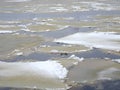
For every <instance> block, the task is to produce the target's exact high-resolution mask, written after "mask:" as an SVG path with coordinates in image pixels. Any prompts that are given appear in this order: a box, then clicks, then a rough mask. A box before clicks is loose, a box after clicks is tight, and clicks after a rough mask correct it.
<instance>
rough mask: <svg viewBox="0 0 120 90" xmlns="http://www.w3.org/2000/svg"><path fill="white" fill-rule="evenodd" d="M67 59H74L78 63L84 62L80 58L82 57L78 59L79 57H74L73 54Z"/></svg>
mask: <svg viewBox="0 0 120 90" xmlns="http://www.w3.org/2000/svg"><path fill="white" fill-rule="evenodd" d="M68 59H75V60H78V61H79V62H82V61H83V60H84V58H82V57H81V58H79V57H77V56H75V55H74V54H73V55H71V56H70V57H69V58H68Z"/></svg>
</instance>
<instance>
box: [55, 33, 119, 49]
mask: <svg viewBox="0 0 120 90" xmlns="http://www.w3.org/2000/svg"><path fill="white" fill-rule="evenodd" d="M54 42H61V43H67V44H77V45H84V46H86V47H96V48H102V49H109V50H116V51H118V50H120V35H117V34H115V33H110V32H109V33H108V32H89V33H75V34H72V35H69V36H66V37H63V38H59V39H56V40H54Z"/></svg>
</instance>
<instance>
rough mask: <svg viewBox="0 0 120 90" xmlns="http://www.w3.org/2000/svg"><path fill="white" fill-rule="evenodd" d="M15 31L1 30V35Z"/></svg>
mask: <svg viewBox="0 0 120 90" xmlns="http://www.w3.org/2000/svg"><path fill="white" fill-rule="evenodd" d="M13 32H14V31H8V30H3V31H2V30H0V34H4V33H13Z"/></svg>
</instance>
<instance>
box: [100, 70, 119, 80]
mask: <svg viewBox="0 0 120 90" xmlns="http://www.w3.org/2000/svg"><path fill="white" fill-rule="evenodd" d="M115 72H120V69H117V68H109V69H106V70H103V71H101V72H99V73H98V79H108V80H110V79H111V78H110V76H111V75H112V74H113V73H115ZM108 76H109V77H108Z"/></svg>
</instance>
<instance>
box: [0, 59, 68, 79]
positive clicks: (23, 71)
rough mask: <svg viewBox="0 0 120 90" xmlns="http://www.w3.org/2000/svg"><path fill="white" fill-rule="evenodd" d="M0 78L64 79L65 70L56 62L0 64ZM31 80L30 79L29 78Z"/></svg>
mask: <svg viewBox="0 0 120 90" xmlns="http://www.w3.org/2000/svg"><path fill="white" fill-rule="evenodd" d="M0 68H2V69H1V70H0V77H6V78H8V77H16V76H24V75H25V76H30V75H29V74H31V76H33V77H34V75H36V76H39V77H46V78H56V79H64V78H65V77H66V76H67V72H68V71H67V69H66V68H65V67H63V66H62V65H61V64H60V63H58V62H57V61H50V60H49V61H41V62H11V63H8V62H0ZM31 78H32V77H31Z"/></svg>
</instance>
